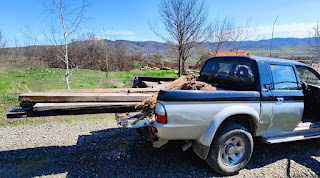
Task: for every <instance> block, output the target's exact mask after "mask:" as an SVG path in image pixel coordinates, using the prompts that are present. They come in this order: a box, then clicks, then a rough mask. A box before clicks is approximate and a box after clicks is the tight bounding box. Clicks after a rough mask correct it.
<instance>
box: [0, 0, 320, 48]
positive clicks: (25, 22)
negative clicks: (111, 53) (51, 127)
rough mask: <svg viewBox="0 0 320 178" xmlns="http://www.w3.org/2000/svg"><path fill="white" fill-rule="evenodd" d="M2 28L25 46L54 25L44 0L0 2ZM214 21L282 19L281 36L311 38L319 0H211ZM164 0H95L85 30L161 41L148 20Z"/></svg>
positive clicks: (266, 30) (266, 28) (266, 29)
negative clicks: (222, 18) (26, 35)
mask: <svg viewBox="0 0 320 178" xmlns="http://www.w3.org/2000/svg"><path fill="white" fill-rule="evenodd" d="M0 3H1V6H0V16H1V20H0V29H2V32H3V33H4V35H5V36H6V37H7V38H8V40H9V41H10V45H11V46H12V45H13V39H14V38H16V39H17V40H19V41H20V43H21V44H23V43H24V42H23V41H24V40H23V34H24V32H25V31H26V27H28V28H29V29H30V31H31V32H32V33H33V34H34V35H35V36H39V39H41V35H40V33H41V32H42V31H43V30H44V29H46V27H47V26H48V21H49V17H48V15H47V14H46V13H45V12H44V7H43V6H42V4H41V0H0ZM206 3H207V4H208V10H209V19H214V18H215V17H216V16H229V17H233V18H235V19H236V20H237V21H239V22H245V21H247V20H248V19H251V24H252V25H251V26H252V27H258V29H259V33H261V34H271V30H272V24H273V22H274V20H275V18H276V16H279V17H278V21H277V26H276V30H275V37H285V38H286V37H297V38H303V37H307V36H308V32H310V31H311V29H312V27H313V26H314V25H315V24H316V22H317V21H318V20H319V18H320V11H319V9H320V1H319V0H259V1H258V0H242V1H239V0H225V1H222V0H219V1H218V0H206ZM158 4H159V0H91V1H90V6H89V7H88V8H87V13H86V17H87V18H86V20H85V22H84V23H83V25H82V26H81V28H80V29H79V32H89V31H90V32H95V33H96V35H97V36H99V37H101V38H113V39H125V40H135V41H147V40H155V41H161V40H160V39H159V38H157V37H156V36H155V35H154V34H153V32H152V31H151V30H150V28H149V24H148V21H151V22H153V21H157V20H158V17H157V16H158V12H157V6H158Z"/></svg>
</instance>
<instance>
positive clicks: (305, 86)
mask: <svg viewBox="0 0 320 178" xmlns="http://www.w3.org/2000/svg"><path fill="white" fill-rule="evenodd" d="M300 84H301V87H302V90H303V91H307V90H308V84H307V83H306V82H304V81H300Z"/></svg>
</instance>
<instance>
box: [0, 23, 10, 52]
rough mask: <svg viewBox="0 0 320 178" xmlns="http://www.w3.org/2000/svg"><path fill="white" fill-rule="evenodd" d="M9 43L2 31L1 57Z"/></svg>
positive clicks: (0, 40)
mask: <svg viewBox="0 0 320 178" xmlns="http://www.w3.org/2000/svg"><path fill="white" fill-rule="evenodd" d="M7 44H8V41H7V39H6V38H5V37H4V34H3V33H2V30H1V29H0V57H1V54H2V53H4V48H5V47H6V46H7Z"/></svg>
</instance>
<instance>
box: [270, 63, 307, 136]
mask: <svg viewBox="0 0 320 178" xmlns="http://www.w3.org/2000/svg"><path fill="white" fill-rule="evenodd" d="M270 69H271V75H272V78H273V86H272V89H271V93H272V119H271V122H270V125H269V126H268V129H267V132H268V133H280V132H287V131H293V130H294V128H296V126H297V125H298V124H299V122H300V121H301V120H302V116H303V109H304V103H303V92H302V90H301V86H300V85H299V83H298V80H297V74H296V73H297V72H296V70H295V68H294V67H293V66H290V65H278V64H270Z"/></svg>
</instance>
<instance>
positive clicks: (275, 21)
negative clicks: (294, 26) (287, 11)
mask: <svg viewBox="0 0 320 178" xmlns="http://www.w3.org/2000/svg"><path fill="white" fill-rule="evenodd" d="M277 20H278V16H277V17H276V19H275V20H274V23H273V26H272V33H271V45H270V57H271V52H272V45H273V35H274V27H275V26H276V23H277Z"/></svg>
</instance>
